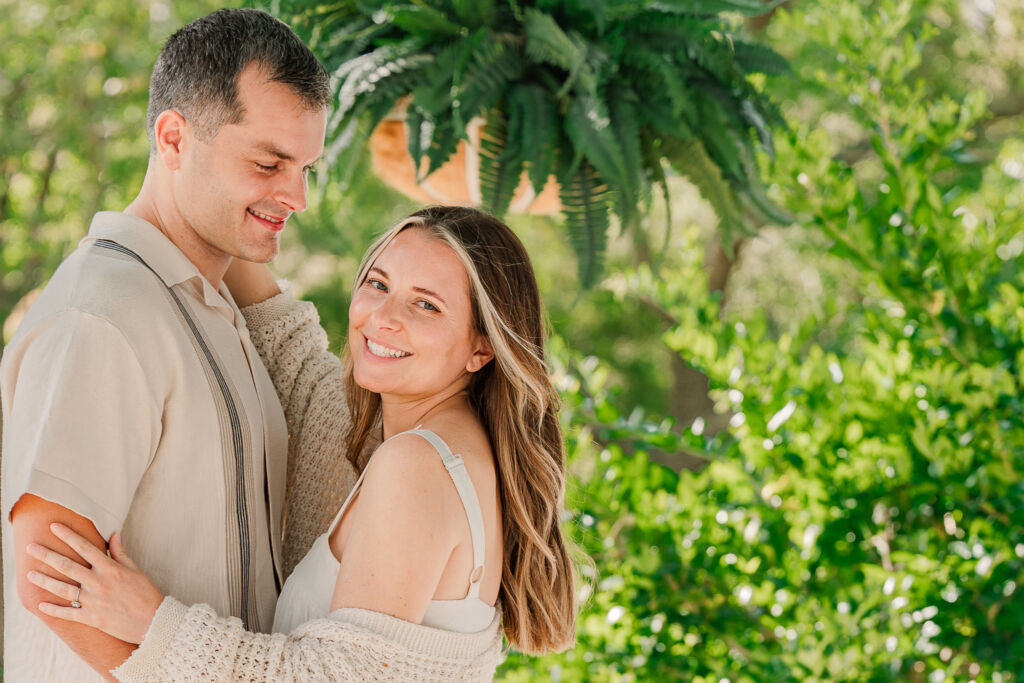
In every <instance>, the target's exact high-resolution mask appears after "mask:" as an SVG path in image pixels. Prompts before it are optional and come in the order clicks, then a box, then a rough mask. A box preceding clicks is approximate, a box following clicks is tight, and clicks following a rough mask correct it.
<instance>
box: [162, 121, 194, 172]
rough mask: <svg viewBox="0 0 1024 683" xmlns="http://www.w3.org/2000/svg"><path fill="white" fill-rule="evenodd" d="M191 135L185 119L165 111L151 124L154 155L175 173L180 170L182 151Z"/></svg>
mask: <svg viewBox="0 0 1024 683" xmlns="http://www.w3.org/2000/svg"><path fill="white" fill-rule="evenodd" d="M191 133H192V131H191V128H190V127H189V125H188V122H187V121H185V117H184V116H182V115H181V114H179V113H178V112H176V111H174V110H173V109H165V110H164V111H162V112H160V115H159V116H157V117H156V121H155V122H154V123H153V138H154V139H155V140H156V153H157V156H159V157H160V159H161V160H162V161H163V162H164V166H166V167H167V168H168V169H170V170H172V171H176V170H178V169H179V168H181V154H182V150H183V148H184V143H185V141H186V139H187V138H188V137H189V136H190V135H191Z"/></svg>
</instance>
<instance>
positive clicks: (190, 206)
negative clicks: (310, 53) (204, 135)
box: [174, 65, 327, 265]
mask: <svg viewBox="0 0 1024 683" xmlns="http://www.w3.org/2000/svg"><path fill="white" fill-rule="evenodd" d="M238 99H239V101H240V102H241V104H242V107H243V109H244V112H245V115H244V118H243V119H242V121H241V123H237V124H230V123H229V124H225V125H223V126H221V128H220V130H218V131H217V133H216V134H215V135H214V137H213V138H211V139H207V140H205V141H203V140H198V139H197V138H196V137H195V135H194V134H193V135H192V136H191V138H190V139H191V145H189V146H188V147H186V148H185V149H184V150H183V153H182V155H181V166H180V168H179V169H178V172H176V173H175V174H174V186H175V187H174V201H175V204H176V209H177V212H178V213H179V214H180V216H181V217H182V219H183V220H184V223H185V229H186V231H187V232H191V233H193V234H192V235H190V236H189V237H190V238H191V237H195V238H198V240H192V239H190V241H193V243H194V244H195V245H196V246H197V247H199V248H200V250H201V251H203V252H205V254H203V255H202V256H201V257H200V258H203V259H204V260H206V259H211V260H218V259H222V258H223V257H224V256H234V257H238V258H241V259H245V260H247V261H255V262H257V263H266V262H267V261H270V260H272V259H273V258H274V257H275V256H277V252H278V248H279V246H280V238H281V232H282V231H283V230H284V228H285V225H286V221H287V219H288V217H289V216H290V215H291V214H292V213H294V212H296V211H303V210H304V209H305V208H306V189H307V184H306V179H307V174H308V172H309V168H310V166H312V165H313V164H314V163H315V162H316V160H317V159H319V158H320V155H321V154H322V153H323V148H324V132H325V129H326V125H327V112H326V111H324V110H322V109H318V110H310V109H308V108H307V107H306V106H305V105H304V104H303V102H302V101H301V99H300V98H299V97H298V96H297V95H296V94H295V93H294V92H292V90H291V88H290V87H289V86H287V85H285V84H282V83H275V82H269V81H267V80H266V79H265V76H264V74H263V72H261V71H260V70H259V67H258V66H257V65H250V66H249V67H247V68H246V69H245V70H244V71H242V73H241V74H240V75H239V77H238ZM197 265H198V264H197Z"/></svg>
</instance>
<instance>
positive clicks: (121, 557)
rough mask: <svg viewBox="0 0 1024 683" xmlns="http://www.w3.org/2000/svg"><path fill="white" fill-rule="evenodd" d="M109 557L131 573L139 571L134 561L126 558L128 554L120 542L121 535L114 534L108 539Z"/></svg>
mask: <svg viewBox="0 0 1024 683" xmlns="http://www.w3.org/2000/svg"><path fill="white" fill-rule="evenodd" d="M110 557H111V558H112V559H113V560H114V561H115V562H117V563H118V564H123V565H124V566H125V567H128V568H129V569H131V570H133V571H141V570H140V569H139V567H138V565H137V564H135V561H134V560H132V558H130V557H128V553H127V552H125V549H124V543H122V542H121V534H118V533H115V534H114V535H113V536H111V537H110Z"/></svg>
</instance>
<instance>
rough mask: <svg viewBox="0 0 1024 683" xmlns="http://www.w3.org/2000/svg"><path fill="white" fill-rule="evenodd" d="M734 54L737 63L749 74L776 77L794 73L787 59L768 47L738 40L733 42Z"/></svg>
mask: <svg viewBox="0 0 1024 683" xmlns="http://www.w3.org/2000/svg"><path fill="white" fill-rule="evenodd" d="M733 54H734V56H735V58H736V63H737V64H738V65H739V67H740V68H741V69H743V71H745V72H746V73H748V74H769V75H773V76H775V75H779V74H788V73H791V72H792V69H791V68H790V66H789V62H787V61H786V58H785V57H783V56H782V55H780V54H779V53H778V52H776V51H775V50H773V49H771V48H770V47H768V46H767V45H760V44H758V43H748V42H745V41H742V40H737V41H734V42H733Z"/></svg>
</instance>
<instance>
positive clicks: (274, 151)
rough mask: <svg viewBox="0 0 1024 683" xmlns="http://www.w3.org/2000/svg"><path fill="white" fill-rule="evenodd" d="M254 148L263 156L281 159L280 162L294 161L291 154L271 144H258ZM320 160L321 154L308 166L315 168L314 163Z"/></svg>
mask: <svg viewBox="0 0 1024 683" xmlns="http://www.w3.org/2000/svg"><path fill="white" fill-rule="evenodd" d="M255 148H256V151H257V152H263V153H264V154H270V155H272V156H275V157H277V158H278V159H281V160H282V161H294V160H295V157H293V156H292V155H291V154H288V152H282V151H281V150H280V149H278V148H277V147H275V146H274V143H272V142H258V143H256V145H255ZM322 158H323V154H321V155H320V156H318V157H317V158H316V159H314V160H313V161H312V162H311V163H310V164H309V165H310V166H315V165H316V163H317V162H318V161H320V159H322Z"/></svg>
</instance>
